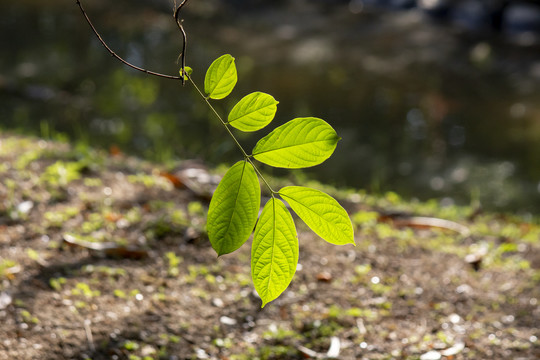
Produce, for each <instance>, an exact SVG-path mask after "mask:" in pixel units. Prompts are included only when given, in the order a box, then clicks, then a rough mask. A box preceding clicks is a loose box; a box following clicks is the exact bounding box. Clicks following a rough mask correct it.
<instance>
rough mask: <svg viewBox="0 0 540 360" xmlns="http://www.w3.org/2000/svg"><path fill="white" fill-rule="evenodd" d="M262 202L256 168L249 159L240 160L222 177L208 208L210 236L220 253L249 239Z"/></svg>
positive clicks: (228, 250) (225, 252)
mask: <svg viewBox="0 0 540 360" xmlns="http://www.w3.org/2000/svg"><path fill="white" fill-rule="evenodd" d="M260 206H261V188H260V185H259V180H258V179H257V174H256V173H255V169H254V168H253V165H251V164H250V163H249V162H247V161H239V162H237V163H236V164H234V165H233V166H232V167H231V168H230V169H229V171H227V173H226V174H225V176H224V177H223V179H221V181H220V183H219V185H218V187H217V189H216V191H215V192H214V195H213V196H212V200H211V201H210V207H209V209H208V218H207V230H208V237H209V239H210V242H211V243H212V247H213V248H214V250H216V252H217V254H218V256H221V255H224V254H228V253H231V252H233V251H235V250H236V249H238V248H239V247H240V246H242V244H243V243H245V242H246V240H247V239H248V238H249V235H251V232H252V231H253V228H254V227H255V222H256V221H257V216H258V215H259V208H260Z"/></svg>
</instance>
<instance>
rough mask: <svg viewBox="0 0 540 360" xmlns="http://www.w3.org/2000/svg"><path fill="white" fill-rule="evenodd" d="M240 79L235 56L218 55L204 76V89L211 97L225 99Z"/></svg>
mask: <svg viewBox="0 0 540 360" xmlns="http://www.w3.org/2000/svg"><path fill="white" fill-rule="evenodd" d="M236 81H238V76H237V74H236V65H235V64H234V58H233V57H232V56H231V55H229V54H225V55H222V56H220V57H218V58H217V59H216V60H214V62H213V63H212V64H211V65H210V67H209V68H208V71H207V72H206V76H205V78H204V91H205V92H206V94H208V97H209V98H211V99H216V100H219V99H223V98H224V97H226V96H227V95H229V94H230V93H231V91H232V90H233V89H234V86H235V85H236Z"/></svg>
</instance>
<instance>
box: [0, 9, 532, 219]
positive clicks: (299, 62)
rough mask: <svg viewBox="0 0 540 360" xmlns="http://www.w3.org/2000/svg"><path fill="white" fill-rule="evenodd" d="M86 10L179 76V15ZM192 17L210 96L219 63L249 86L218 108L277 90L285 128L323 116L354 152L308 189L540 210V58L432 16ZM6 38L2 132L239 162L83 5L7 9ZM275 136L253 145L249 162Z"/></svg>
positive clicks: (321, 12)
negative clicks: (229, 63)
mask: <svg viewBox="0 0 540 360" xmlns="http://www.w3.org/2000/svg"><path fill="white" fill-rule="evenodd" d="M299 3H301V2H299ZM295 4H296V3H295ZM351 4H352V3H351ZM304 5H305V4H304ZM86 6H87V10H88V12H89V13H90V15H91V17H92V18H93V20H94V22H95V25H96V26H97V27H98V29H99V30H100V31H101V32H102V35H103V37H104V38H105V39H106V40H107V42H108V43H109V45H110V46H111V47H112V48H113V49H114V50H115V51H116V52H117V53H119V54H121V55H122V56H124V57H125V58H126V59H128V60H129V61H131V62H133V63H135V64H138V65H141V66H143V67H147V68H149V69H152V70H154V71H158V72H163V73H168V74H173V75H174V74H177V73H178V65H177V64H176V59H177V56H178V52H179V49H180V46H181V39H180V36H179V34H178V31H177V29H176V28H175V24H174V22H173V20H172V16H171V14H172V13H171V12H170V9H172V4H169V3H168V2H167V1H166V0H164V1H158V0H154V1H142V0H141V1H136V2H127V1H119V2H115V3H114V4H109V3H108V2H105V1H92V2H88V3H87V4H86ZM184 18H185V28H186V30H187V31H188V36H189V44H188V45H189V47H188V60H187V62H188V65H189V66H191V67H193V68H194V70H195V72H194V75H193V76H194V78H195V80H196V81H197V82H199V84H202V81H203V78H204V71H205V69H206V68H207V67H208V65H209V64H210V63H211V61H212V60H213V59H214V58H216V57H217V56H219V55H221V54H223V53H231V54H232V55H233V56H235V57H236V60H237V66H238V69H239V83H238V86H237V88H236V89H235V91H234V92H233V94H232V95H231V96H230V98H228V99H226V100H224V101H220V102H216V106H217V108H218V110H219V111H222V113H224V114H225V113H226V112H227V111H228V110H230V109H231V108H232V106H233V105H234V103H235V102H236V101H237V100H239V99H240V98H241V97H243V96H244V95H246V94H247V93H249V92H252V91H265V92H268V93H270V94H272V95H273V96H274V97H275V98H276V99H277V100H279V101H280V104H279V106H278V114H277V117H276V119H275V120H274V122H273V123H272V125H273V126H276V125H278V124H282V123H284V122H286V121H287V120H290V119H292V118H294V117H300V116H317V117H321V118H323V119H325V120H327V121H328V122H329V123H331V124H332V125H333V126H334V127H335V128H336V130H337V131H338V133H339V134H340V135H341V136H342V138H343V140H342V141H341V142H340V144H339V146H338V149H337V151H336V153H335V155H334V156H333V157H331V158H330V159H329V160H328V161H327V162H326V163H325V164H323V165H321V166H319V167H316V168H312V169H309V170H306V171H305V173H306V174H307V175H309V176H313V177H316V178H318V179H320V180H322V181H325V182H330V183H333V184H336V185H340V186H342V185H346V186H352V187H355V188H364V189H367V190H368V191H375V192H384V191H396V192H398V193H399V194H402V195H404V196H406V197H415V198H420V199H427V198H433V197H435V198H439V199H443V203H444V204H447V203H452V202H457V203H462V204H463V203H464V204H468V203H470V202H471V201H472V200H474V201H480V202H481V203H482V205H483V206H485V207H487V208H492V209H498V210H519V211H521V212H527V211H529V212H538V211H539V210H540V59H539V58H538V54H540V51H539V50H540V48H539V47H538V46H536V45H532V46H519V45H515V44H511V43H508V42H507V41H506V39H505V38H504V37H503V36H500V35H498V34H485V33H462V32H458V31H457V30H456V29H455V28H451V27H448V26H446V25H439V24H437V23H434V22H432V21H430V20H429V19H427V18H425V17H424V16H423V15H422V14H421V13H420V12H418V11H406V12H369V11H365V10H363V9H362V11H358V9H356V8H355V7H354V6H350V4H349V6H348V5H347V4H344V5H342V6H337V5H336V6H333V5H332V6H330V5H328V4H326V6H324V7H323V8H321V7H319V6H300V5H287V7H286V6H285V5H283V4H281V5H276V6H270V5H268V4H266V6H265V8H264V9H262V10H261V9H258V7H257V6H254V7H252V8H250V9H249V11H239V10H238V8H230V7H227V5H225V4H224V3H221V2H218V1H217V0H214V1H199V2H193V4H191V3H190V4H189V6H187V7H186V11H185V15H184ZM0 29H1V30H2V31H0V42H1V44H2V54H3V56H2V57H1V58H0V125H1V126H2V128H4V129H19V130H22V131H24V132H31V133H35V134H40V135H47V134H52V133H58V132H60V133H65V134H68V136H69V137H70V138H71V139H73V140H78V141H85V142H88V143H90V144H92V145H95V146H102V147H105V148H108V147H109V146H111V145H113V144H114V145H116V146H119V147H121V148H122V149H124V150H125V151H127V152H131V153H135V154H138V155H142V156H145V157H148V158H150V159H154V160H160V161H165V160H168V159H171V158H193V157H197V158H201V159H204V160H205V161H208V162H211V163H221V162H228V163H231V162H233V161H236V160H238V159H239V157H240V156H239V154H238V152H237V150H236V149H235V147H234V144H233V143H232V142H231V141H230V140H229V138H228V136H227V134H226V132H225V131H224V130H223V129H222V127H221V125H220V124H219V123H218V122H217V121H216V120H215V119H214V118H212V117H211V114H209V111H208V109H207V108H206V107H205V105H204V103H202V101H201V100H200V99H199V98H197V96H196V94H195V93H194V91H193V89H192V88H191V87H190V86H188V85H186V86H185V87H184V88H182V87H181V85H180V84H179V83H177V82H174V81H170V80H165V79H159V78H154V77H148V76H146V75H144V74H142V73H137V72H135V71H134V70H131V69H128V68H126V67H124V66H122V65H121V64H120V63H119V62H117V61H116V60H114V59H112V58H111V56H110V55H109V54H108V53H107V52H106V51H105V50H104V49H103V48H102V47H101V45H100V44H99V42H98V41H97V40H96V39H95V37H94V36H93V35H92V33H91V32H90V31H89V28H88V27H87V25H86V23H85V22H84V19H83V18H82V16H81V14H80V12H79V10H78V8H77V6H76V4H75V2H74V1H73V2H69V6H68V5H67V4H66V2H64V1H59V0H51V1H48V2H47V3H39V4H36V3H35V2H32V1H30V0H22V1H18V2H9V1H0ZM273 126H271V128H273ZM268 131H269V130H268ZM268 131H267V130H262V131H261V132H260V134H259V133H256V134H255V135H253V134H252V135H248V136H245V135H242V134H240V135H239V138H240V140H241V141H242V142H243V143H244V144H246V147H247V148H250V147H251V146H252V145H254V143H255V142H256V140H257V139H258V138H260V137H261V136H263V135H264V134H266V133H267V132H268Z"/></svg>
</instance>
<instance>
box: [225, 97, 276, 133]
mask: <svg viewBox="0 0 540 360" xmlns="http://www.w3.org/2000/svg"><path fill="white" fill-rule="evenodd" d="M278 103H279V101H276V99H274V97H273V96H272V95H269V94H265V93H262V92H254V93H251V94H249V95H246V96H245V97H243V98H242V100H240V101H239V102H238V103H237V104H236V105H235V106H234V107H233V109H232V110H231V112H230V113H229V124H230V125H231V126H233V127H235V128H237V129H238V130H242V131H245V132H251V131H257V130H259V129H262V128H263V127H265V126H266V125H268V124H269V123H270V121H272V119H273V118H274V116H275V115H276V111H277V104H278Z"/></svg>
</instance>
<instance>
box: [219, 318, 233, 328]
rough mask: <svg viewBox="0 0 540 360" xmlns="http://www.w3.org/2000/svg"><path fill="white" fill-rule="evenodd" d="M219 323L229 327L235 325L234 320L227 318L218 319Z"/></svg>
mask: <svg viewBox="0 0 540 360" xmlns="http://www.w3.org/2000/svg"><path fill="white" fill-rule="evenodd" d="M219 322H220V323H222V324H223V325H230V326H233V325H236V320H235V319H233V318H230V317H228V316H222V317H220V318H219Z"/></svg>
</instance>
